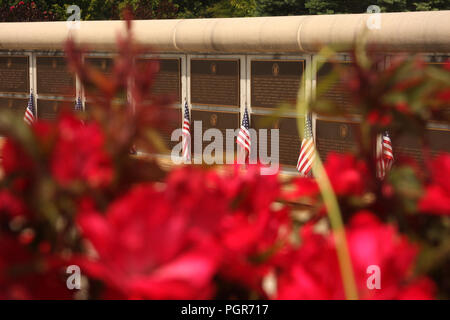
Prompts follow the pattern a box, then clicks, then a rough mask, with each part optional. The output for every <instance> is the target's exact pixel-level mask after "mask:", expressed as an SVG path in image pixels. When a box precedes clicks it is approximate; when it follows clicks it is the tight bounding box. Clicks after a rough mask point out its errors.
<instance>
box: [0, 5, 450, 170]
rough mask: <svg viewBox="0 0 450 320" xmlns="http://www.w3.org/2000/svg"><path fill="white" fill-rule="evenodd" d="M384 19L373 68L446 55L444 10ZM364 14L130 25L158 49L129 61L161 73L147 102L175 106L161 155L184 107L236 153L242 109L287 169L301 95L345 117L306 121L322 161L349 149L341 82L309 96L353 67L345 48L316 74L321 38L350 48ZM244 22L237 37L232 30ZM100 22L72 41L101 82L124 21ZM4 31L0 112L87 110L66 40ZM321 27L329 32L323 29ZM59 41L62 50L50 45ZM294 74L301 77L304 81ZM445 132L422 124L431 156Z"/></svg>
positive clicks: (349, 106) (45, 114)
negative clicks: (394, 60) (82, 48)
mask: <svg viewBox="0 0 450 320" xmlns="http://www.w3.org/2000/svg"><path fill="white" fill-rule="evenodd" d="M382 16H383V19H384V20H383V21H384V23H385V24H387V25H388V27H386V29H384V30H383V32H382V33H378V34H377V35H376V36H375V35H373V36H372V37H371V34H369V37H368V39H369V42H370V41H372V42H373V43H375V44H379V48H380V55H381V56H382V57H383V59H382V60H383V63H382V64H380V68H384V67H385V66H388V65H389V62H390V57H391V56H393V55H395V54H396V52H397V51H406V52H410V53H411V54H413V53H421V54H423V55H424V57H425V59H426V61H427V63H430V64H436V65H439V64H443V63H444V62H445V61H448V60H449V59H450V55H449V54H448V52H450V41H449V39H448V37H446V36H445V35H446V34H447V35H448V33H447V31H450V30H449V28H450V27H449V24H448V21H450V20H449V19H447V18H449V17H450V12H448V11H445V12H439V13H420V14H414V13H402V14H386V15H384V14H383V15H382ZM363 18H365V15H337V16H323V17H276V18H275V17H273V18H270V19H263V18H244V19H241V20H239V19H211V20H209V19H206V20H207V21H210V22H211V21H213V20H214V21H215V23H214V24H207V25H204V23H206V22H207V21H206V20H196V19H193V20H189V21H188V20H186V21H185V20H182V21H168V20H167V21H166V20H163V21H137V22H136V25H137V26H138V28H136V30H137V37H136V38H137V39H138V40H139V41H141V42H143V43H145V44H149V45H151V46H152V47H155V48H157V50H158V52H154V53H152V54H150V53H149V54H147V55H143V56H142V57H140V58H139V59H138V60H137V61H136V63H143V62H146V61H150V60H158V61H159V63H160V68H159V71H158V73H157V75H156V79H155V82H154V85H153V87H152V92H151V94H152V97H154V98H157V97H159V96H170V97H171V98H172V101H174V104H173V105H172V106H171V107H166V110H164V112H167V113H170V114H171V115H172V117H171V119H172V122H171V123H170V124H169V125H168V126H167V128H166V130H162V131H161V132H160V133H161V137H162V138H163V141H164V142H165V143H166V146H167V148H168V150H169V151H170V149H171V148H172V147H173V146H174V145H175V144H177V143H178V141H171V139H170V135H171V133H172V131H173V130H174V129H177V128H179V127H181V122H182V117H183V106H184V103H185V102H187V103H188V106H189V108H190V111H191V132H192V133H193V134H192V136H193V138H195V136H194V135H195V134H197V135H199V134H201V135H202V136H203V134H204V132H205V131H206V130H207V129H210V128H216V129H218V130H219V131H221V132H222V133H223V137H224V139H223V141H222V142H223V150H226V145H227V143H228V144H230V143H231V144H233V145H234V149H235V150H236V143H235V138H232V137H227V136H226V135H225V131H226V130H227V129H233V130H236V129H239V127H240V125H241V121H242V116H243V114H244V110H245V108H247V109H248V112H249V118H250V119H249V120H250V127H251V128H253V129H256V130H257V132H258V130H259V129H268V139H267V140H268V141H267V145H261V144H260V143H259V137H258V136H257V137H256V141H252V148H254V149H253V150H252V154H259V153H260V152H262V153H268V154H269V155H270V154H271V155H272V157H276V156H277V155H276V154H273V153H276V150H272V148H271V138H272V135H271V132H270V129H279V150H278V152H279V154H278V156H279V160H280V163H281V165H282V167H283V168H284V169H285V170H288V171H289V170H295V166H296V164H297V159H298V155H299V151H300V146H301V140H300V134H299V132H298V126H297V121H298V120H299V119H298V117H299V116H300V117H302V116H303V115H298V114H297V113H296V110H295V104H296V101H297V99H305V98H306V97H307V96H309V97H312V98H321V99H327V100H329V101H332V102H333V103H334V104H335V105H336V106H337V107H338V108H339V110H340V111H341V112H343V113H345V114H346V117H337V116H336V117H329V116H328V117H324V116H320V115H317V114H313V115H312V128H313V136H314V140H315V143H316V146H317V150H318V151H319V154H320V157H321V158H322V159H325V158H326V156H327V155H328V154H329V153H330V152H348V151H352V150H354V149H355V147H356V136H357V131H358V130H359V122H360V120H361V113H360V112H359V110H358V109H357V108H356V107H355V106H354V104H353V103H352V101H351V98H350V96H349V95H348V94H347V88H346V87H345V82H344V80H343V79H337V81H336V82H335V83H334V84H333V85H332V86H331V87H329V88H328V90H326V91H324V92H323V93H320V94H317V92H316V88H318V87H320V86H321V85H322V84H323V83H326V82H327V81H328V78H329V75H330V73H331V72H332V71H333V70H334V69H335V68H339V69H341V70H345V68H348V67H349V66H351V64H352V61H351V59H350V57H349V55H348V54H346V53H345V51H343V52H341V53H339V54H338V55H337V56H336V57H334V58H333V59H332V60H328V61H320V62H323V67H322V68H320V69H319V70H318V71H317V63H318V56H317V55H316V53H317V52H318V51H319V49H320V48H321V46H320V45H319V43H321V42H322V44H323V45H326V44H329V43H332V44H344V45H348V46H351V45H353V44H354V41H355V38H354V36H350V35H353V34H354V30H355V28H356V26H357V25H359V24H360V22H361V21H362V20H361V19H363ZM411 18H413V19H414V21H417V23H415V24H408V28H406V27H405V25H406V23H403V22H405V21H410V20H409V19H411ZM418 18H420V19H418ZM421 19H422V20H421ZM319 20H320V21H319ZM338 20H339V21H340V23H337V21H338ZM427 21H428V22H427ZM430 21H433V22H434V24H432V23H430ZM244 22H245V26H246V28H245V32H241V33H239V32H232V30H234V29H233V28H238V27H239V26H241V23H244ZM306 22H307V23H306ZM56 24H57V23H55V24H53V26H54V25H56ZM107 24H108V26H111V28H110V29H111V30H109V29H108V30H106V29H102V28H104V27H105V26H106V25H101V24H98V23H97V22H83V24H82V25H83V26H84V27H83V28H84V29H81V31H80V33H79V35H78V36H79V39H80V40H79V42H80V43H84V44H88V45H89V44H90V45H91V48H95V49H96V50H97V51H93V52H91V53H89V54H86V55H85V57H84V61H85V63H89V64H91V65H93V66H94V67H95V68H97V69H98V70H99V71H100V72H102V73H104V74H105V75H107V76H108V74H110V73H111V70H112V68H113V67H114V66H113V56H114V54H115V53H114V50H113V47H114V38H115V35H114V37H113V33H112V32H113V31H117V30H120V29H121V28H122V25H121V24H120V22H113V21H111V22H108V23H107ZM3 25H4V26H2V27H3V28H2V29H1V30H0V48H1V50H0V108H8V109H10V110H13V111H14V112H16V113H17V114H18V115H19V116H21V117H22V116H23V114H24V112H25V109H26V106H27V101H28V98H29V94H30V92H31V91H32V92H33V93H34V98H35V103H36V109H37V117H38V118H42V119H49V120H51V119H54V118H55V116H56V114H57V112H58V111H59V110H60V109H61V107H62V106H63V105H69V106H72V107H73V104H74V102H75V99H76V97H78V96H79V95H81V96H82V100H83V108H84V109H85V110H87V111H89V110H91V108H93V104H92V101H90V99H89V97H84V96H83V90H82V88H80V85H79V82H78V81H77V79H76V78H75V76H74V75H73V74H71V73H70V72H69V71H68V70H67V65H66V61H65V58H64V54H63V53H62V51H61V47H62V41H63V40H64V39H65V37H64V36H63V35H62V34H60V33H57V32H56V31H54V30H53V28H50V27H49V24H47V23H42V24H40V26H42V28H43V29H42V30H43V32H45V33H47V34H53V33H54V34H53V36H51V35H50V36H49V37H50V38H51V39H52V41H46V38H43V37H40V34H39V33H34V32H35V31H34V29H33V28H31V27H29V25H28V24H21V28H24V29H26V31H27V32H28V33H30V35H29V37H26V39H25V40H24V43H23V46H20V45H19V44H16V42H14V41H13V40H14V39H12V38H10V35H9V33H8V30H9V24H3ZM236 25H237V27H236ZM61 26H62V25H61ZM182 26H183V28H182ZM242 26H243V25H242ZM242 26H241V27H242ZM314 26H316V27H314ZM325 26H335V27H336V28H337V29H336V30H334V29H333V30H331V29H330V30H329V29H327V28H325ZM141 27H142V28H141ZM241 27H239V28H241ZM11 28H12V26H11ZM98 28H100V29H102V30H103V31H104V32H103V36H102V37H101V38H98V37H97V36H96V34H95V30H97V29H98ZM158 28H159V29H158ZM241 29H242V28H241ZM241 29H239V30H241ZM11 30H13V29H11ZM242 30H244V29H242ZM393 30H395V31H396V32H395V33H393ZM446 30H447V31H446ZM397 33H398V35H397ZM231 34H233V36H232V37H230V35H231ZM331 34H333V37H331ZM336 34H340V35H341V36H340V37H339V40H335V38H334V36H335V35H336ZM400 35H402V37H400ZM32 36H33V37H36V39H35V38H33V37H32ZM58 39H60V40H58ZM16 41H19V42H20V40H16ZM58 41H59V42H60V43H61V44H59V45H55V43H59V42H58ZM338 42H339V43H338ZM55 47H56V48H55ZM58 48H59V50H57V49H58ZM43 49H47V50H43ZM383 50H384V51H383ZM429 52H434V53H429ZM302 77H305V81H304V82H302ZM299 89H300V92H299ZM124 99H126V93H125V94H123V95H122V96H118V97H116V101H121V100H124ZM149 103H151V101H149ZM449 112H450V108H449ZM300 120H303V119H300ZM194 121H199V122H201V123H202V129H201V130H199V131H195V132H194V130H195V128H194V127H193V124H194ZM449 130H450V126H449V124H448V123H444V122H441V121H439V119H436V120H435V121H431V122H430V123H429V124H428V134H429V137H430V141H431V145H430V147H431V152H432V154H436V153H438V152H439V151H447V152H450V136H449V134H450V132H449ZM200 138H201V137H200ZM391 138H392V141H393V146H394V152H395V153H396V155H398V156H400V155H409V156H413V157H414V158H416V159H417V160H419V161H422V156H423V155H422V153H421V152H420V147H419V143H418V141H416V140H415V139H414V138H413V137H411V136H407V135H406V136H392V137H391ZM231 139H232V140H231ZM200 141H203V139H200ZM208 144H209V142H208V141H203V142H202V145H201V147H197V148H196V147H195V146H193V147H192V149H191V150H192V153H193V155H197V156H199V154H198V153H199V152H200V151H203V150H204V148H205V147H206V146H207V145H208ZM261 148H263V149H264V150H261ZM224 156H225V155H224Z"/></svg>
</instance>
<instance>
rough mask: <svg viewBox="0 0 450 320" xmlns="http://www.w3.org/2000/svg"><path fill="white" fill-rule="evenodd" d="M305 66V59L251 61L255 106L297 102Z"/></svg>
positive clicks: (272, 106)
mask: <svg viewBox="0 0 450 320" xmlns="http://www.w3.org/2000/svg"><path fill="white" fill-rule="evenodd" d="M304 68H305V60H297V61H282V60H271V61H267V60H266V61H258V60H254V61H252V63H251V99H252V100H251V101H252V107H253V108H276V107H278V106H279V105H280V104H283V103H289V104H295V102H296V100H297V94H298V90H299V88H300V85H301V81H302V75H303V72H304Z"/></svg>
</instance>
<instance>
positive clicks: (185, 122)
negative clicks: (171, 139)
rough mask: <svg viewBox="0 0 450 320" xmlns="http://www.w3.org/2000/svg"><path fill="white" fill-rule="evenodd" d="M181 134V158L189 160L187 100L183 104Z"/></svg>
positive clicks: (189, 131)
mask: <svg viewBox="0 0 450 320" xmlns="http://www.w3.org/2000/svg"><path fill="white" fill-rule="evenodd" d="M182 135H183V137H182V145H183V159H184V160H185V161H191V121H190V117H189V107H188V104H187V101H186V102H185V104H184V118H183V129H182Z"/></svg>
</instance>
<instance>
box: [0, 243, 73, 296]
mask: <svg viewBox="0 0 450 320" xmlns="http://www.w3.org/2000/svg"><path fill="white" fill-rule="evenodd" d="M0 243H1V245H0V299H27V300H29V299H71V298H72V296H73V291H71V290H69V289H67V287H66V277H67V274H65V272H64V268H62V267H63V264H62V263H61V261H59V260H58V259H54V258H50V257H43V256H37V255H35V254H34V253H33V252H31V251H30V250H29V249H28V248H27V247H26V246H24V245H22V244H20V243H19V241H17V240H16V239H15V238H12V237H10V236H6V235H3V236H1V237H0Z"/></svg>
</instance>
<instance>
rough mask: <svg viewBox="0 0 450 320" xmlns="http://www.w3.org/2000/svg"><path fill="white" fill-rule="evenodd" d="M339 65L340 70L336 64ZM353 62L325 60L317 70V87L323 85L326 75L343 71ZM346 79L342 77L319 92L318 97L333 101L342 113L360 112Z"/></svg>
mask: <svg viewBox="0 0 450 320" xmlns="http://www.w3.org/2000/svg"><path fill="white" fill-rule="evenodd" d="M336 64H338V65H339V71H338V69H337V68H336V67H335V65H336ZM350 66H351V62H325V63H324V64H323V65H322V67H321V68H320V69H319V70H318V72H317V87H318V88H319V86H321V85H322V83H323V81H325V79H326V77H327V76H328V75H329V74H330V73H332V72H336V73H337V72H341V70H342V69H343V68H349V67H350ZM346 86H347V84H346V82H345V79H343V78H342V77H340V78H339V79H337V80H336V81H334V82H333V83H332V84H331V85H329V86H327V89H326V90H325V91H324V92H322V93H321V94H319V93H318V95H317V99H324V100H328V101H331V102H332V103H333V104H334V106H335V107H336V108H338V110H339V111H340V112H341V113H344V114H347V115H348V114H360V112H359V110H358V109H357V107H356V106H355V105H354V103H353V101H352V98H351V95H350V93H349V89H348V88H347V87H346Z"/></svg>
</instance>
